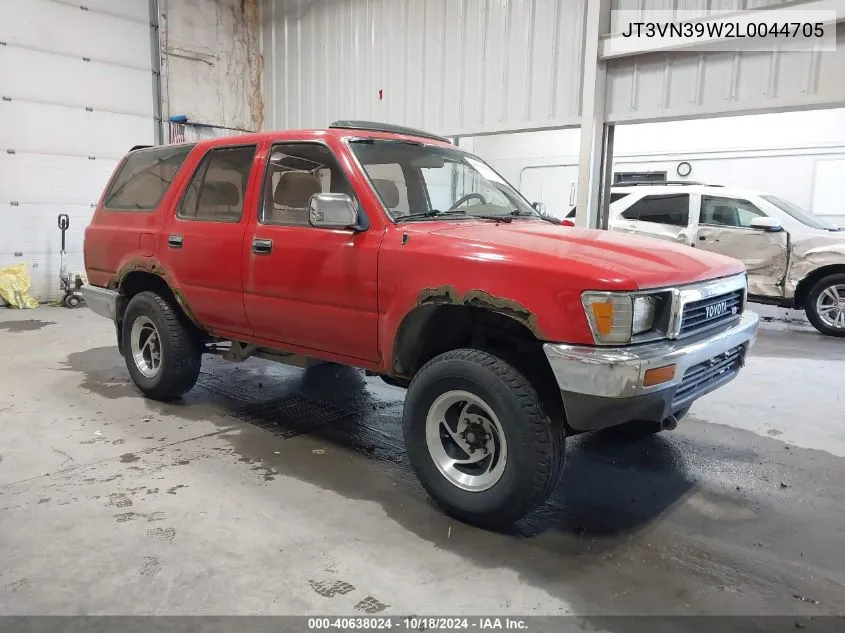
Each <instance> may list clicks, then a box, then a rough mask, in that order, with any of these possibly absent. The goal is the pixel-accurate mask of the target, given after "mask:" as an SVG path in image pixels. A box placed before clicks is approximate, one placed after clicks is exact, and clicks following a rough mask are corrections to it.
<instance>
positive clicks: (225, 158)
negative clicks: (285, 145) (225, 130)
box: [179, 145, 256, 222]
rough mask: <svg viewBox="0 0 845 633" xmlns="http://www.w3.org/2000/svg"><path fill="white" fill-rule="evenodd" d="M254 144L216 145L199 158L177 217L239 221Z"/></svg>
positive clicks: (214, 220) (253, 153)
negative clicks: (216, 146) (200, 159)
mask: <svg viewBox="0 0 845 633" xmlns="http://www.w3.org/2000/svg"><path fill="white" fill-rule="evenodd" d="M255 147H256V146H255V145H242V146H238V147H219V148H216V149H212V150H210V151H209V152H208V153H207V154H206V155H205V156H204V157H203V159H202V161H201V162H200V164H199V167H198V168H197V171H196V173H195V174H194V176H193V178H192V179H191V183H190V184H189V185H188V189H187V191H186V192H185V195H184V196H183V197H182V201H181V203H180V204H179V217H180V218H185V219H189V220H203V221H206V222H238V221H239V220H240V219H241V216H242V215H243V210H244V193H245V192H246V185H247V181H248V180H249V172H250V169H251V168H252V160H253V158H254V156H255Z"/></svg>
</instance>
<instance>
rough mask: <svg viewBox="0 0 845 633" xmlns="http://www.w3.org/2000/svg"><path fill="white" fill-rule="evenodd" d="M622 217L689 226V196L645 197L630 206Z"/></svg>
mask: <svg viewBox="0 0 845 633" xmlns="http://www.w3.org/2000/svg"><path fill="white" fill-rule="evenodd" d="M622 217H623V218H625V219H626V220H639V221H640V222H653V223H655V224H667V225H670V226H680V227H686V226H687V225H688V224H689V194H685V193H684V194H671V195H665V196H646V197H644V198H643V199H642V200H638V201H637V202H635V203H634V204H632V205H631V206H630V208H628V209H627V210H626V211H625V212H624V213H623V214H622Z"/></svg>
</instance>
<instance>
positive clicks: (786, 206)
mask: <svg viewBox="0 0 845 633" xmlns="http://www.w3.org/2000/svg"><path fill="white" fill-rule="evenodd" d="M760 197H761V198H763V200H765V201H766V202H770V203H772V204H773V205H775V206H776V207H777V208H778V209H780V210H781V211H784V212H785V213H788V214H789V215H790V216H792V217H793V218H794V219H796V220H798V221H799V222H800V223H801V224H804V225H806V226H809V227H811V228H814V229H823V230H826V231H839V230H841V229H840V228H839V227H838V226H836V225H835V224H831V223H830V222H826V221H825V220H822V219H821V218H819V217H817V216H815V215H813V214H811V213H808V212H807V211H804V209H802V208H801V207H799V206H797V205H794V204H792V203H791V202H788V201H786V200H782V199H781V198H778V197H777V196H760Z"/></svg>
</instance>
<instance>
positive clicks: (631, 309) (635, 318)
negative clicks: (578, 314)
mask: <svg viewBox="0 0 845 633" xmlns="http://www.w3.org/2000/svg"><path fill="white" fill-rule="evenodd" d="M581 300H582V302H583V304H584V311H585V312H586V314H587V320H588V321H589V323H590V329H591V330H592V332H593V338H594V339H595V340H596V343H599V344H603V345H614V344H625V343H630V342H631V338H632V337H633V336H636V335H637V334H642V333H644V332H648V331H649V330H651V329H653V328H654V319H655V313H656V308H657V304H658V301H657V299H656V298H655V297H650V296H631V295H629V294H627V293H611V292H585V293H584V294H583V295H582V297H581Z"/></svg>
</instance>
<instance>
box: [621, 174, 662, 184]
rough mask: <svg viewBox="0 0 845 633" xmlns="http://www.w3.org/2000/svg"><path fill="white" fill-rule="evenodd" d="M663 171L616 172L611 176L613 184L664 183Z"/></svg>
mask: <svg viewBox="0 0 845 633" xmlns="http://www.w3.org/2000/svg"><path fill="white" fill-rule="evenodd" d="M665 180H666V172H665V171H617V172H614V174H613V182H614V184H619V183H622V182H664V181H665Z"/></svg>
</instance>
